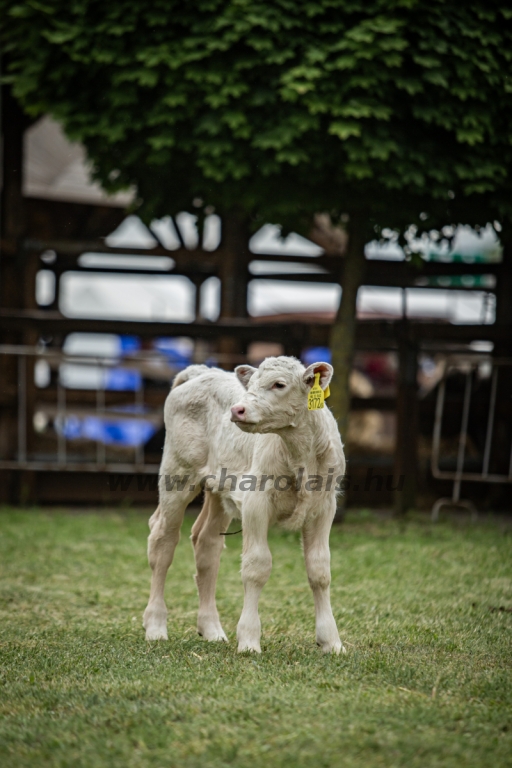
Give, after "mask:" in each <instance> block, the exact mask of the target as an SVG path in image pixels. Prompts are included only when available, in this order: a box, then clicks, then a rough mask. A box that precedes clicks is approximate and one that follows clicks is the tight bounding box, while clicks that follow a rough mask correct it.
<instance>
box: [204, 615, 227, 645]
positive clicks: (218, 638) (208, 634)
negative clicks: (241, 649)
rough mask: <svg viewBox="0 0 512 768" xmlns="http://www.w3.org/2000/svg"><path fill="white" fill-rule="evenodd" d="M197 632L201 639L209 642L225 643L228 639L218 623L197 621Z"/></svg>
mask: <svg viewBox="0 0 512 768" xmlns="http://www.w3.org/2000/svg"><path fill="white" fill-rule="evenodd" d="M197 632H198V634H199V635H201V637H204V639H205V640H209V641H210V642H213V643H215V642H217V643H227V642H228V639H227V637H226V633H225V632H224V630H223V629H222V627H221V625H220V623H219V622H216V621H207V620H199V621H198V622H197Z"/></svg>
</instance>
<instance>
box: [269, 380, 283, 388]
mask: <svg viewBox="0 0 512 768" xmlns="http://www.w3.org/2000/svg"><path fill="white" fill-rule="evenodd" d="M285 386H286V384H283V382H282V381H276V382H275V384H273V385H272V389H284V388H285Z"/></svg>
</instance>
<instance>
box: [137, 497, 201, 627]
mask: <svg viewBox="0 0 512 768" xmlns="http://www.w3.org/2000/svg"><path fill="white" fill-rule="evenodd" d="M195 495H196V494H195V493H191V492H185V491H175V492H171V493H167V494H162V493H161V494H160V504H159V505H158V507H157V509H156V512H155V513H154V515H152V517H151V518H150V520H149V527H150V529H151V533H150V534H149V537H148V560H149V565H150V566H151V571H152V575H151V590H150V593H149V602H148V605H147V608H146V610H145V611H144V618H143V625H144V628H145V630H146V640H167V607H166V605H165V600H164V587H165V578H166V576H167V571H168V569H169V566H170V565H171V563H172V559H173V557H174V550H175V549H176V545H177V543H178V541H179V540H180V528H181V524H182V522H183V515H184V514H185V510H186V508H187V505H188V504H189V503H190V502H191V501H192V499H193V498H194V496H195Z"/></svg>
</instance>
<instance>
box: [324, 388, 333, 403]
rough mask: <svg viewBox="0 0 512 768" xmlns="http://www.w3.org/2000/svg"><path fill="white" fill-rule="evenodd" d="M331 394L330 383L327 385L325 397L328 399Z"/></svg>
mask: <svg viewBox="0 0 512 768" xmlns="http://www.w3.org/2000/svg"><path fill="white" fill-rule="evenodd" d="M330 394H331V390H330V389H329V385H327V386H326V388H325V389H324V398H325V399H326V400H327V398H328V397H329V396H330Z"/></svg>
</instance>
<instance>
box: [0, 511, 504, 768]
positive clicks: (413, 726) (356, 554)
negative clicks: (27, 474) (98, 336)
mask: <svg viewBox="0 0 512 768" xmlns="http://www.w3.org/2000/svg"><path fill="white" fill-rule="evenodd" d="M190 524H191V523H190V520H187V521H186V522H185V524H184V531H183V534H184V535H183V536H182V540H181V543H180V545H179V547H178V549H177V552H176V557H175V561H174V565H173V567H172V570H171V573H170V578H169V580H168V585H167V603H168V607H169V637H170V640H169V642H167V643H153V644H150V645H148V644H146V642H145V641H144V636H143V631H142V628H141V615H142V611H143V609H144V606H145V601H146V598H147V593H148V586H149V570H148V567H147V565H146V559H145V539H146V535H147V527H146V518H145V517H143V516H141V515H140V514H136V513H126V514H124V513H123V514H121V513H115V512H109V513H105V514H100V515H92V514H78V515H77V514H75V515H69V514H68V515H67V514H64V513H57V512H55V513H52V512H48V511H41V510H33V511H15V510H9V509H3V510H0V577H1V581H0V662H1V668H0V765H1V766H3V767H4V768H10V767H11V766H16V768H18V766H19V767H22V766H37V767H38V768H40V766H79V767H80V766H108V767H109V768H111V767H113V768H117V766H120V767H121V768H131V767H132V766H133V767H135V766H155V767H157V766H158V767H160V766H177V767H178V766H179V767H180V768H188V767H191V766H194V767H195V766H201V767H202V768H203V767H204V768H210V766H211V767H212V768H217V766H230V765H233V766H248V767H250V768H258V766H266V768H274V767H275V766H277V767H280V766H287V767H288V766H308V767H309V766H311V767H312V768H322V767H323V766H342V767H343V766H347V767H348V766H350V768H352V767H353V766H362V767H364V768H374V767H375V766H386V767H387V766H408V767H409V766H410V767H411V768H414V767H415V766H421V768H424V767H425V766H428V767H429V768H430V766H478V768H482V767H484V766H493V768H496V766H505V765H511V755H512V744H511V743H510V742H511V738H510V737H511V722H510V712H511V705H512V701H511V698H512V696H511V691H512V685H511V675H510V668H509V667H508V664H509V662H510V650H511V645H510V629H511V623H512V614H511V613H509V612H507V611H500V610H492V609H494V608H499V607H500V606H504V607H506V608H510V607H511V606H512V579H511V571H512V568H511V558H510V551H511V542H512V535H511V533H512V532H511V529H510V528H509V527H507V526H506V525H505V524H504V523H503V522H501V523H500V522H480V523H478V524H475V525H470V524H469V523H468V524H458V525H457V524H454V523H451V524H450V523H442V524H438V525H437V526H433V525H431V524H430V523H429V522H427V521H426V520H420V519H417V520H414V521H412V522H410V523H408V524H407V525H405V526H404V525H402V526H399V525H398V524H397V523H395V522H393V521H382V520H380V521H379V520H378V519H376V518H374V517H373V516H371V515H370V514H367V515H366V516H363V517H359V518H355V517H354V518H352V519H351V520H349V521H348V522H347V523H346V524H345V525H343V526H341V527H339V528H337V529H336V530H334V531H333V533H332V536H331V547H332V571H333V588H332V600H333V608H334V614H335V616H336V619H337V621H338V625H339V628H340V633H341V636H342V639H343V640H344V642H345V643H346V646H347V651H348V652H347V654H346V655H345V656H340V657H330V656H324V655H322V654H321V652H320V651H319V649H318V648H317V647H316V645H315V642H314V622H313V608H312V599H311V595H310V592H309V587H308V586H307V581H306V577H305V572H304V566H303V561H302V555H301V552H300V548H299V544H298V537H297V536H296V535H295V534H289V533H283V532H279V531H273V532H272V534H271V542H270V544H271V549H272V553H273V558H274V570H273V573H272V577H271V579H270V581H269V583H268V584H267V586H266V588H265V590H264V593H263V597H262V600H261V618H262V624H263V643H262V648H263V654H262V655H261V656H251V655H241V656H239V655H237V653H236V646H235V642H234V639H235V628H236V622H237V620H238V616H239V612H240V610H241V604H242V587H241V583H240V577H239V555H240V547H241V539H240V537H239V536H237V537H235V536H233V537H231V538H229V539H228V541H227V549H226V551H225V552H224V554H223V560H222V566H221V574H220V579H219V589H218V603H219V610H220V613H221V618H222V621H223V625H224V629H225V630H226V632H227V634H228V636H229V638H230V643H229V645H225V644H209V643H206V642H205V641H203V640H202V639H201V638H199V637H198V636H197V634H196V632H195V611H196V606H197V598H196V593H195V585H194V582H193V578H192V577H193V572H194V566H193V556H192V551H191V546H190V542H189V541H188V540H187V536H188V535H189V533H190V530H189V529H190Z"/></svg>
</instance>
